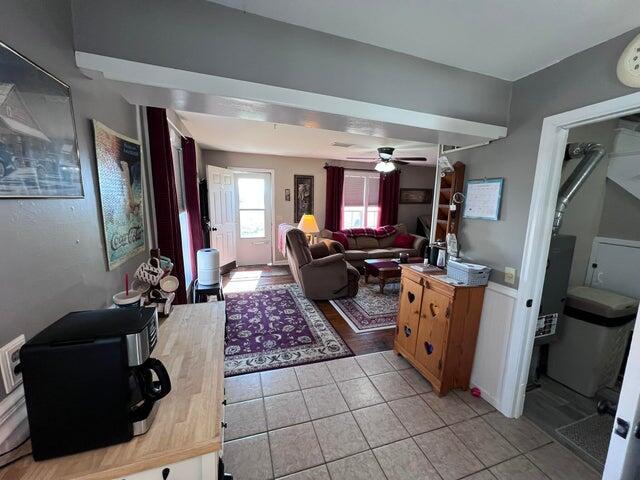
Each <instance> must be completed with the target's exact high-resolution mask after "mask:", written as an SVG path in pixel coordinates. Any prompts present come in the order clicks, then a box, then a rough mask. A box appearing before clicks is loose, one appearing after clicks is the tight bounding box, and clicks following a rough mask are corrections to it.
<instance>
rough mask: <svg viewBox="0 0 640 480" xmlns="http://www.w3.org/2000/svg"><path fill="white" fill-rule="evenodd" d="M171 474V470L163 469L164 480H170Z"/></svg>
mask: <svg viewBox="0 0 640 480" xmlns="http://www.w3.org/2000/svg"><path fill="white" fill-rule="evenodd" d="M170 473H171V469H170V468H163V469H162V480H167V478H169V474H170Z"/></svg>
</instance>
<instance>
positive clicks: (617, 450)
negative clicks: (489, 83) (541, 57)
mask: <svg viewBox="0 0 640 480" xmlns="http://www.w3.org/2000/svg"><path fill="white" fill-rule="evenodd" d="M638 111H640V93H635V94H631V95H627V96H624V97H619V98H616V99H612V100H609V101H605V102H601V103H598V104H594V105H590V106H587V107H583V108H579V109H577V110H572V111H569V112H565V113H562V114H558V115H554V116H552V117H547V118H545V120H544V122H543V127H542V135H541V140H540V148H539V152H538V160H537V166H536V175H535V179H534V187H533V195H532V201H531V206H530V211H529V226H528V229H527V235H526V241H525V248H524V256H523V262H522V275H521V278H522V282H521V285H520V288H519V290H518V298H517V302H516V307H515V311H514V321H513V328H512V330H511V332H510V339H509V346H508V356H509V358H511V359H513V361H511V362H509V364H508V366H507V371H506V373H505V377H504V381H503V398H504V400H505V403H507V402H512V403H511V409H509V408H507V410H510V414H511V415H513V416H519V415H521V414H522V411H523V407H524V400H525V390H526V386H527V383H528V382H527V379H528V375H529V366H530V360H531V357H532V352H533V348H534V340H535V334H536V330H537V327H538V312H539V311H540V306H541V298H542V290H543V285H544V280H545V275H546V268H547V261H548V247H549V246H550V245H551V238H552V225H553V219H554V215H555V211H556V200H557V197H558V192H559V189H560V181H561V172H562V165H563V162H564V157H565V147H566V144H567V139H568V134H569V129H571V128H575V127H579V126H583V125H588V124H593V123H596V122H600V121H605V120H609V119H614V118H620V117H623V116H626V115H631V114H633V113H636V112H638ZM543 246H544V247H543ZM636 331H640V330H638V329H636ZM638 364H640V335H634V336H633V340H632V343H631V347H630V353H629V356H628V365H629V367H628V368H635V369H637V365H638ZM624 380H625V381H624V383H623V384H622V388H621V393H620V402H619V404H618V407H617V411H616V413H615V421H614V429H613V435H611V441H610V444H609V448H608V456H607V461H606V464H605V468H604V475H603V478H605V479H631V478H634V477H633V475H634V473H633V472H635V471H636V469H637V468H638V467H640V458H639V457H640V441H639V440H638V439H636V437H635V435H634V433H633V430H634V429H635V428H636V424H637V423H638V421H639V420H640V397H639V393H640V378H639V377H637V376H635V375H632V376H630V375H627V376H626V377H625V379H624ZM621 425H622V426H621Z"/></svg>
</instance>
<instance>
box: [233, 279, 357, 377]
mask: <svg viewBox="0 0 640 480" xmlns="http://www.w3.org/2000/svg"><path fill="white" fill-rule="evenodd" d="M225 300H226V302H227V326H226V336H227V338H226V341H225V361H224V370H225V376H227V377H229V376H232V375H239V374H242V373H249V372H257V371H260V370H270V369H273V368H280V367H290V366H292V365H301V364H303V363H313V362H319V361H323V360H331V359H334V358H341V357H349V356H352V355H353V352H352V351H351V350H350V349H349V347H347V345H346V344H345V343H344V341H343V340H342V338H340V335H338V333H337V332H336V331H335V330H334V329H333V327H332V326H331V324H330V323H329V321H328V320H327V319H326V318H325V317H324V315H323V314H322V312H320V310H318V307H316V305H315V303H313V302H312V301H311V300H308V299H307V298H305V296H304V295H303V294H302V292H301V291H300V288H299V287H298V286H297V285H296V284H284V285H269V286H264V287H259V288H258V289H257V290H256V291H252V292H242V293H228V294H225Z"/></svg>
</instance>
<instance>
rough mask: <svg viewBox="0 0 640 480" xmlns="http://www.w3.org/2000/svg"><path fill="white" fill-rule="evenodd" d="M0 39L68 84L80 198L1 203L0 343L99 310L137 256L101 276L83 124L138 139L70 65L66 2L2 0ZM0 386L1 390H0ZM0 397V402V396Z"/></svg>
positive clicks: (121, 105) (90, 153) (122, 110)
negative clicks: (97, 123) (102, 126)
mask: <svg viewBox="0 0 640 480" xmlns="http://www.w3.org/2000/svg"><path fill="white" fill-rule="evenodd" d="M0 41H2V42H4V43H6V44H8V45H10V46H12V47H13V48H15V49H16V50H18V51H19V52H20V53H22V54H23V55H25V56H26V57H27V58H29V59H30V60H32V61H33V62H35V63H37V64H38V65H40V66H42V67H43V68H45V69H46V70H48V71H49V72H51V73H52V74H53V75H55V76H57V77H58V78H59V79H61V80H62V81H64V82H66V83H67V84H69V85H70V86H71V94H72V99H73V106H74V110H75V121H76V128H77V131H78V145H79V149H80V157H81V164H82V165H81V166H82V177H83V183H84V191H85V197H84V198H83V199H24V200H7V199H2V200H0V224H1V225H2V228H1V229H0V245H1V246H2V252H1V253H0V278H1V281H0V284H1V285H2V289H1V290H0V344H5V343H6V342H7V341H9V340H11V339H12V338H14V337H15V336H17V335H18V334H21V333H24V334H26V336H27V338H29V337H31V336H33V335H34V334H35V333H37V332H38V331H40V330H42V329H43V328H44V327H46V326H47V325H49V324H50V323H52V322H53V321H55V320H57V319H58V318H59V317H61V316H62V315H64V314H65V313H67V312H69V311H72V310H82V309H90V308H100V307H103V306H105V305H107V304H108V303H110V299H111V295H113V294H114V293H115V292H117V291H118V290H120V289H121V287H122V278H123V275H124V273H125V272H129V273H130V274H132V273H133V272H134V269H135V267H136V266H137V265H138V264H139V263H140V261H141V260H142V258H143V256H140V257H138V258H136V259H132V260H131V261H129V262H128V263H126V264H125V265H123V266H121V267H120V268H118V269H117V270H115V271H113V272H107V269H106V262H105V255H104V246H103V242H104V239H103V234H102V225H101V220H100V210H99V200H98V192H97V182H96V169H95V158H94V148H93V139H92V133H91V127H90V121H89V120H90V119H91V118H95V119H98V120H100V121H101V122H103V123H104V124H106V125H108V126H109V127H111V128H113V129H115V130H117V131H119V132H122V133H123V134H125V135H127V136H130V137H134V138H135V137H137V130H136V114H135V108H134V107H133V106H131V105H129V104H127V103H126V102H125V101H124V100H123V99H122V98H121V97H120V96H118V95H116V94H114V93H112V92H110V91H107V90H105V88H103V86H102V85H101V84H100V82H98V81H93V80H88V79H87V78H85V77H84V76H83V75H82V74H81V73H80V72H79V71H78V70H77V68H76V67H75V62H74V48H73V36H72V31H71V9H70V2H69V1H68V0H47V1H35V0H29V1H27V0H5V1H3V2H2V15H0ZM1 389H2V387H0V390H1ZM4 396H5V395H4V392H0V398H4Z"/></svg>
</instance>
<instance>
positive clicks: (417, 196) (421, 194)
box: [400, 188, 433, 204]
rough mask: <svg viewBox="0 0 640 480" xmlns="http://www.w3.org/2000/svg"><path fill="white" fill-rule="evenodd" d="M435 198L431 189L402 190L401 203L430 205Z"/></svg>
mask: <svg viewBox="0 0 640 480" xmlns="http://www.w3.org/2000/svg"><path fill="white" fill-rule="evenodd" d="M432 197H433V189H431V188H401V189H400V203H404V204H407V203H409V204H411V203H414V204H415V203H429V202H430V201H431V198H432Z"/></svg>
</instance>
